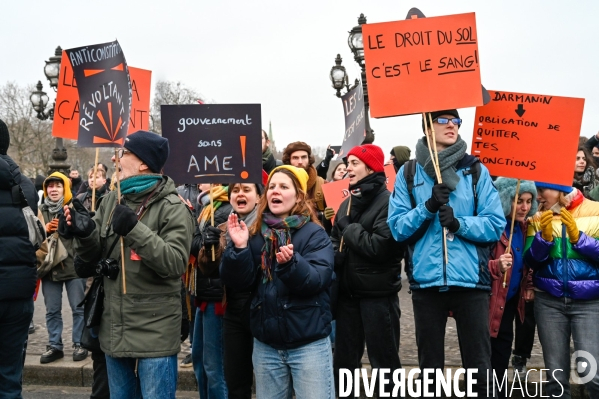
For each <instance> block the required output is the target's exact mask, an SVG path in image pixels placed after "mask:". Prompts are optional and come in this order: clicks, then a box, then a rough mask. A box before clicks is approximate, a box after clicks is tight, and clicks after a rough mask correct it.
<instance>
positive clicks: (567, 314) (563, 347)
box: [535, 292, 599, 399]
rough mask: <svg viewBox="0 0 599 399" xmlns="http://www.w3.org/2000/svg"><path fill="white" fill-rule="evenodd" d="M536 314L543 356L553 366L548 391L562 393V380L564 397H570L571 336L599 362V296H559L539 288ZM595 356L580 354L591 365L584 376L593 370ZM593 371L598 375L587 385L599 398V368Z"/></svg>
mask: <svg viewBox="0 0 599 399" xmlns="http://www.w3.org/2000/svg"><path fill="white" fill-rule="evenodd" d="M535 317H536V319H537V327H538V332H539V340H540V341H541V346H542V347H543V360H544V361H545V367H546V368H548V369H549V370H550V371H548V372H547V379H548V380H549V382H548V383H547V391H548V392H547V394H548V395H550V396H551V395H554V396H558V395H560V394H561V393H562V387H560V385H559V384H561V385H562V386H563V391H564V393H563V396H560V397H561V398H564V399H568V398H570V383H569V378H570V336H571V337H572V339H573V341H574V350H575V351H586V352H588V353H590V355H591V356H592V357H594V358H595V362H596V363H595V364H597V363H599V332H597V328H598V326H599V299H593V300H589V301H582V300H574V299H570V298H556V297H554V296H552V295H549V294H547V293H545V292H536V293H535ZM589 360H590V361H589ZM592 360H593V359H584V358H581V357H578V362H581V363H582V362H586V363H587V368H586V369H585V370H584V371H583V373H581V374H580V376H581V377H582V378H584V376H585V375H586V374H587V373H589V367H590V366H591V364H592ZM581 363H578V364H579V365H580V364H581ZM558 369H562V370H563V371H559V370H558ZM554 370H555V373H554ZM591 371H592V370H591ZM593 372H594V373H595V376H594V378H593V379H592V380H590V381H589V382H587V383H586V384H585V385H586V389H587V391H588V392H589V395H590V397H591V398H598V397H599V373H597V369H596V368H595V370H594V371H593ZM554 376H555V379H554V378H553V377H554ZM556 380H557V381H556ZM558 382H559V383H558Z"/></svg>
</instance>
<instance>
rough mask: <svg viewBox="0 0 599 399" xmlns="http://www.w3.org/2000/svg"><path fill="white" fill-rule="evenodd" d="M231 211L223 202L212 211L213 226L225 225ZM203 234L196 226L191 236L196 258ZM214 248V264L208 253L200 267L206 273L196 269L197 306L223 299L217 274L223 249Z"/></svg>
mask: <svg viewBox="0 0 599 399" xmlns="http://www.w3.org/2000/svg"><path fill="white" fill-rule="evenodd" d="M231 209H232V207H231V204H230V203H228V202H223V203H222V204H221V206H219V207H218V209H217V210H216V211H214V225H215V226H218V225H220V224H222V223H225V222H226V221H227V219H228V218H229V214H230V213H231ZM208 225H209V224H208V223H207V224H206V225H204V229H203V230H206V228H207V227H208ZM203 233H204V231H200V226H199V225H197V226H196V232H195V234H194V236H193V243H192V244H191V254H192V255H194V256H196V257H197V256H198V253H199V252H200V249H201V248H202V246H203V245H204V239H203ZM214 248H215V252H216V253H217V256H216V257H215V260H214V262H213V261H212V253H211V252H212V251H208V252H207V254H208V258H207V260H206V262H203V263H202V265H201V267H202V268H203V269H204V271H206V273H205V274H204V273H202V271H201V270H200V269H198V273H197V277H196V293H195V299H196V303H197V304H198V305H199V303H200V302H206V301H208V302H220V301H222V299H223V294H224V290H223V284H222V282H221V280H220V274H219V272H218V265H219V264H220V258H221V256H220V255H221V254H222V252H223V251H224V248H218V246H216V245H215V246H214ZM198 262H202V261H201V259H199V258H198Z"/></svg>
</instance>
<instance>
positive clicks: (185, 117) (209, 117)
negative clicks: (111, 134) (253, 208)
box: [160, 104, 262, 184]
mask: <svg viewBox="0 0 599 399" xmlns="http://www.w3.org/2000/svg"><path fill="white" fill-rule="evenodd" d="M160 112H161V119H162V136H163V137H166V138H168V139H169V146H170V155H169V157H168V160H167V162H166V165H165V166H164V172H165V174H166V175H168V176H169V177H171V178H172V179H173V180H174V181H175V182H176V183H177V184H184V183H191V184H194V183H195V184H198V183H223V184H231V183H246V182H247V183H261V182H262V127H261V126H262V120H261V109H260V104H209V105H205V104H204V105H199V104H198V105H163V106H162V107H161V111H160Z"/></svg>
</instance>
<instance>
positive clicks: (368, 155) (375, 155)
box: [347, 144, 385, 172]
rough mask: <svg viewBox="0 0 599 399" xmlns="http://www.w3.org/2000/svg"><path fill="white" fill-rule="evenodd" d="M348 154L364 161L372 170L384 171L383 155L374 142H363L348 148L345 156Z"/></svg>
mask: <svg viewBox="0 0 599 399" xmlns="http://www.w3.org/2000/svg"><path fill="white" fill-rule="evenodd" d="M350 155H353V156H355V157H356V158H358V159H359V160H360V161H362V162H364V163H365V164H366V166H368V167H369V168H370V169H371V170H372V171H373V172H384V171H385V165H384V164H383V163H384V161H385V155H383V150H381V147H379V146H376V145H374V144H363V145H358V146H355V147H354V148H352V149H351V150H349V152H348V153H347V157H348V158H349V156H350Z"/></svg>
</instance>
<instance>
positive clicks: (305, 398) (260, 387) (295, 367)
mask: <svg viewBox="0 0 599 399" xmlns="http://www.w3.org/2000/svg"><path fill="white" fill-rule="evenodd" d="M252 361H253V363H254V373H255V375H256V398H257V399H285V398H290V397H291V393H292V390H294V391H295V397H296V399H314V398H318V399H334V398H335V387H334V384H335V380H334V378H333V357H332V355H331V341H330V340H329V338H328V337H326V338H322V339H319V340H318V341H314V342H311V343H309V344H306V345H304V346H300V347H299V348H295V349H288V350H277V349H275V348H273V347H272V346H270V345H267V344H265V343H262V342H260V341H258V340H257V339H254V353H253V355H252ZM292 380H293V386H292Z"/></svg>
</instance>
